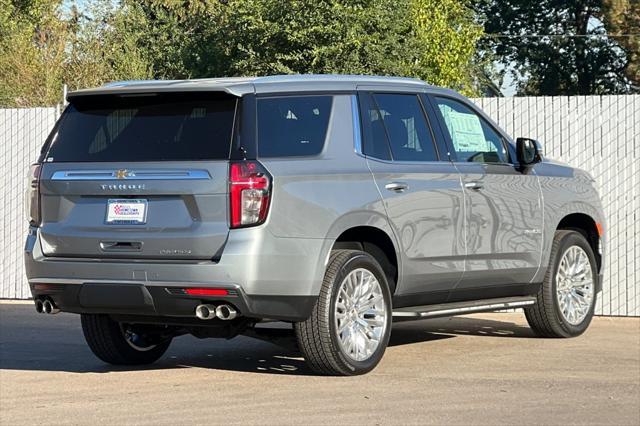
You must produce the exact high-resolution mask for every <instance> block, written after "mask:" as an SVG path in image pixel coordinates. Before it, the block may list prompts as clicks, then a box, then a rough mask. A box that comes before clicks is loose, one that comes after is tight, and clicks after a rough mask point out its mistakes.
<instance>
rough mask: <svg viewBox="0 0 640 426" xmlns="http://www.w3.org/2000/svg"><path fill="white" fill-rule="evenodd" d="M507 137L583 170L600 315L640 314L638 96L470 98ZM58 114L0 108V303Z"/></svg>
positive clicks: (24, 290)
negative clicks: (595, 243) (28, 190)
mask: <svg viewBox="0 0 640 426" xmlns="http://www.w3.org/2000/svg"><path fill="white" fill-rule="evenodd" d="M475 102H476V103H478V104H479V105H480V106H481V107H482V108H483V109H484V110H485V111H487V113H488V114H489V115H490V116H491V117H493V119H494V120H496V121H497V122H498V123H499V124H500V125H501V126H502V127H503V128H504V129H505V130H506V131H507V132H508V133H509V134H511V135H513V136H514V137H517V136H525V137H531V138H534V139H538V140H540V141H541V142H542V143H543V145H544V149H545V154H546V156H548V157H550V158H555V159H558V160H561V161H565V162H568V163H570V164H572V165H574V166H578V167H581V168H584V169H586V170H587V171H589V172H590V173H591V174H592V175H593V176H594V177H595V179H596V181H597V182H598V185H599V190H600V194H601V196H602V201H603V204H604V208H605V212H606V215H607V221H608V227H607V237H608V241H609V245H608V252H607V256H606V265H605V268H606V274H605V280H604V284H603V286H604V288H603V293H602V296H601V297H600V299H599V300H598V305H597V311H596V312H597V313H598V314H601V315H622V316H640V226H639V225H638V220H640V204H639V203H640V166H639V164H638V161H640V96H638V95H627V96H576V97H564V96H562V97H526V98H484V99H476V100H475ZM56 116H57V113H56V110H55V109H54V108H33V109H8V110H0V164H2V193H1V194H0V209H1V210H0V217H1V218H2V244H1V245H0V246H1V247H2V248H3V250H4V252H3V254H2V271H0V298H29V297H30V293H29V288H28V286H27V282H26V279H25V277H24V268H23V264H22V245H23V243H24V236H25V232H26V223H25V213H24V206H23V199H24V195H23V193H24V188H25V182H26V178H25V177H26V173H27V170H28V166H29V164H30V163H31V162H32V161H33V160H35V159H36V157H37V155H38V151H39V149H40V146H41V145H42V143H43V141H44V139H45V137H46V135H47V133H48V132H49V130H50V129H51V127H52V126H53V123H54V121H55V118H56Z"/></svg>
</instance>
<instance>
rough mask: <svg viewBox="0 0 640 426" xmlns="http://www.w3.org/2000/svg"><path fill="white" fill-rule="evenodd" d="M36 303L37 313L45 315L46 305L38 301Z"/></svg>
mask: <svg viewBox="0 0 640 426" xmlns="http://www.w3.org/2000/svg"><path fill="white" fill-rule="evenodd" d="M34 303H35V305H36V312H37V313H39V314H43V313H44V303H42V300H40V299H36V300H35V302H34Z"/></svg>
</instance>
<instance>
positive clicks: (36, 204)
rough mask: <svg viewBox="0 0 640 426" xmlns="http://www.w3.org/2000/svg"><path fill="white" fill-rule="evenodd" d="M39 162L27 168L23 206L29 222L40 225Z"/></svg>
mask: <svg viewBox="0 0 640 426" xmlns="http://www.w3.org/2000/svg"><path fill="white" fill-rule="evenodd" d="M41 170H42V166H41V165H40V164H32V165H31V167H30V168H29V176H28V182H27V193H26V200H25V208H26V209H27V212H26V213H27V218H28V219H29V224H30V225H33V226H38V225H40V171H41Z"/></svg>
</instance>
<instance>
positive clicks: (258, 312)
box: [30, 282, 317, 325]
mask: <svg viewBox="0 0 640 426" xmlns="http://www.w3.org/2000/svg"><path fill="white" fill-rule="evenodd" d="M30 287H31V293H32V294H33V296H34V298H36V297H41V296H47V297H49V298H51V299H52V300H53V301H54V303H55V304H56V306H57V307H58V308H60V310H62V311H64V312H71V313H77V314H90V313H96V314H97V313H99V314H113V315H136V316H144V317H174V318H176V317H181V318H195V309H196V306H198V305H200V304H202V303H209V304H214V305H218V304H222V303H225V304H230V305H233V306H235V307H236V309H237V310H238V311H239V312H240V313H241V314H242V315H244V316H245V317H249V318H256V319H263V318H270V319H277V320H282V321H301V320H304V319H306V318H307V317H308V316H309V315H310V313H311V310H312V309H313V305H314V304H315V302H316V299H317V296H260V295H254V296H247V295H246V294H244V292H243V291H242V290H241V289H240V288H239V287H229V286H228V287H226V288H227V289H228V290H229V293H230V294H229V295H227V296H215V297H203V296H190V295H186V294H180V293H179V292H178V291H177V290H179V289H180V288H181V287H161V286H145V285H142V284H131V283H129V284H124V283H104V282H103V283H96V282H86V283H79V284H52V283H41V282H32V283H30ZM219 288H220V287H219ZM167 322H170V321H169V319H167ZM208 324H209V323H207V322H206V321H202V325H208Z"/></svg>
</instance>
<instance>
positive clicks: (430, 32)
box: [412, 0, 482, 92]
mask: <svg viewBox="0 0 640 426" xmlns="http://www.w3.org/2000/svg"><path fill="white" fill-rule="evenodd" d="M412 10H413V14H414V16H413V22H414V25H415V27H416V35H417V38H418V46H419V54H418V61H417V64H416V70H415V74H417V75H418V76H419V77H420V78H422V79H424V80H426V81H428V82H430V83H432V84H435V85H438V86H447V87H453V88H456V89H460V90H462V91H466V92H470V90H469V89H470V88H472V87H474V85H476V84H478V83H481V82H482V66H481V63H482V62H480V64H476V62H475V60H474V59H475V58H476V44H477V42H478V40H479V39H480V37H481V36H482V27H481V26H480V25H478V24H476V23H475V15H474V12H473V11H472V10H471V9H469V8H468V7H467V5H466V4H465V3H463V2H460V1H458V0H414V1H413V8H412ZM471 91H473V90H471Z"/></svg>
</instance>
